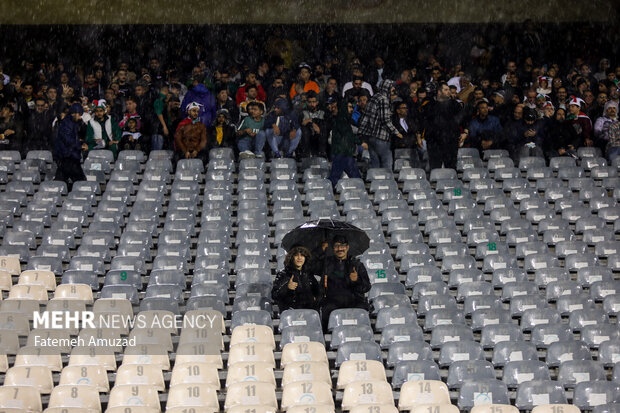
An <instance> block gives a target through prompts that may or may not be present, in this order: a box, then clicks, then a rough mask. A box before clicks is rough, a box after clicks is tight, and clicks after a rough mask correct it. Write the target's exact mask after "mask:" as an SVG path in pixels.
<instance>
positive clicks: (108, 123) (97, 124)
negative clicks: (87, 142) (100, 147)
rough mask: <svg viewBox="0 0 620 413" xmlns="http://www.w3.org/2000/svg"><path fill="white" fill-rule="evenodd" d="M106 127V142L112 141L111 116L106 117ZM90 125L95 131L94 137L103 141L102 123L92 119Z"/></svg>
mask: <svg viewBox="0 0 620 413" xmlns="http://www.w3.org/2000/svg"><path fill="white" fill-rule="evenodd" d="M103 123H104V126H105V133H106V135H107V136H106V140H110V138H111V137H112V121H111V120H110V117H109V116H106V118H105V121H104V122H103ZM88 124H89V125H90V127H91V128H92V129H93V135H94V136H95V140H97V141H100V140H102V139H103V131H102V129H101V123H100V122H99V121H98V120H97V119H94V118H93V119H91V120H89V121H88Z"/></svg>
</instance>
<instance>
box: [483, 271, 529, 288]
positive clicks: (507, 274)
mask: <svg viewBox="0 0 620 413" xmlns="http://www.w3.org/2000/svg"><path fill="white" fill-rule="evenodd" d="M524 281H527V273H526V272H525V271H524V270H522V269H519V268H499V269H496V270H494V271H493V277H492V280H491V283H492V284H493V286H494V287H496V288H497V287H502V288H503V287H504V285H506V284H507V283H511V282H516V283H521V282H524Z"/></svg>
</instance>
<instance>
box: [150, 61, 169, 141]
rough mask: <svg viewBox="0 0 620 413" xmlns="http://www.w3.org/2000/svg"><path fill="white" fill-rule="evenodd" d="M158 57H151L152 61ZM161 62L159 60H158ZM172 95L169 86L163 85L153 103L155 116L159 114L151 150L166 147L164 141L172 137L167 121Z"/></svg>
mask: <svg viewBox="0 0 620 413" xmlns="http://www.w3.org/2000/svg"><path fill="white" fill-rule="evenodd" d="M153 60H157V59H151V62H152V61H153ZM157 64H159V61H157ZM169 97H170V92H169V89H168V86H162V87H160V88H159V95H158V96H157V99H156V100H155V103H153V110H154V112H155V116H157V123H156V127H155V128H154V133H153V136H152V137H151V150H155V151H157V150H160V149H162V148H163V147H164V141H165V140H166V139H169V137H170V129H169V128H168V124H167V123H166V118H167V114H166V106H167V105H166V102H167V101H168V98H169Z"/></svg>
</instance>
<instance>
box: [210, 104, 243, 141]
mask: <svg viewBox="0 0 620 413" xmlns="http://www.w3.org/2000/svg"><path fill="white" fill-rule="evenodd" d="M235 136H236V130H235V127H234V125H232V124H231V123H230V114H229V113H228V111H227V110H226V109H220V110H218V111H217V113H216V115H215V122H214V123H213V125H211V126H209V127H208V128H207V148H208V150H209V151H210V150H211V149H213V148H232V147H234V145H235Z"/></svg>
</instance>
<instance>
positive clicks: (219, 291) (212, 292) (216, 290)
mask: <svg viewBox="0 0 620 413" xmlns="http://www.w3.org/2000/svg"><path fill="white" fill-rule="evenodd" d="M190 297H217V298H218V299H220V300H221V301H223V302H224V303H225V304H227V303H228V301H229V296H228V288H226V286H222V285H219V284H194V285H192V289H191V292H190ZM239 298H243V296H239Z"/></svg>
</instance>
